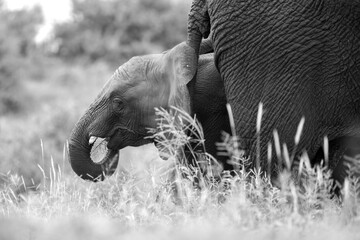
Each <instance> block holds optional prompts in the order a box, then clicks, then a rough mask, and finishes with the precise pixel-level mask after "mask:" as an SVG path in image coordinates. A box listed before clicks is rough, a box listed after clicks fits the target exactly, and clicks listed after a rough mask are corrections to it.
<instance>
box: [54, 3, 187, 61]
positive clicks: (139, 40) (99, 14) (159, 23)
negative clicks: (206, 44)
mask: <svg viewBox="0 0 360 240" xmlns="http://www.w3.org/2000/svg"><path fill="white" fill-rule="evenodd" d="M72 2H73V20H72V21H70V22H66V23H61V24H58V25H57V26H56V27H55V31H54V35H55V40H56V41H57V43H58V50H57V55H58V56H61V57H63V58H65V59H73V58H74V57H75V58H78V57H86V58H87V59H89V60H90V61H95V60H98V59H105V60H107V61H108V62H110V63H112V64H115V65H119V64H120V63H121V61H124V60H126V59H128V58H130V57H131V56H133V55H141V54H147V53H150V52H161V51H163V50H165V49H168V48H171V47H172V46H174V45H176V44H177V43H179V42H181V41H184V40H186V26H187V13H188V8H189V2H190V1H188V2H186V3H184V2H183V1H176V2H175V1H169V0H155V1H154V0H131V1H129V0H72Z"/></svg>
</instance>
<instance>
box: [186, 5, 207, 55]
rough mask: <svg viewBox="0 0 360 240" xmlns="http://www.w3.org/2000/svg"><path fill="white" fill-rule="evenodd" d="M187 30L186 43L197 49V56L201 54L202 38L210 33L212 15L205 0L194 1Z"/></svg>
mask: <svg viewBox="0 0 360 240" xmlns="http://www.w3.org/2000/svg"><path fill="white" fill-rule="evenodd" d="M187 32H188V36H187V42H186V43H187V44H188V45H189V46H190V47H192V48H193V49H194V50H195V54H196V56H199V53H200V44H201V40H202V38H207V37H208V36H209V34H210V17H209V14H208V11H207V3H206V1H205V0H201V1H193V5H192V6H191V9H190V13H189V16H188V28H187Z"/></svg>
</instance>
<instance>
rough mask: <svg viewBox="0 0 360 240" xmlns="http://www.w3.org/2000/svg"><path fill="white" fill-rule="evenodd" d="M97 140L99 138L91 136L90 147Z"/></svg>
mask: <svg viewBox="0 0 360 240" xmlns="http://www.w3.org/2000/svg"><path fill="white" fill-rule="evenodd" d="M96 140H97V137H94V136H91V137H90V139H89V145H92V144H94V142H95V141H96Z"/></svg>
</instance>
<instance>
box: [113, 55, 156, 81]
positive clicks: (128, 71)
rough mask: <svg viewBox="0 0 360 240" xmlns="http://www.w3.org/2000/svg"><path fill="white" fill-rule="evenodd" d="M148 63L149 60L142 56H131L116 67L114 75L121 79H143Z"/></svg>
mask: <svg viewBox="0 0 360 240" xmlns="http://www.w3.org/2000/svg"><path fill="white" fill-rule="evenodd" d="M148 64H149V61H148V60H147V59H144V58H143V57H133V58H131V59H130V60H129V61H127V62H126V63H124V64H123V65H121V66H120V67H119V68H118V69H117V71H116V75H117V77H118V79H121V80H123V81H133V80H136V79H145V77H146V71H147V68H148Z"/></svg>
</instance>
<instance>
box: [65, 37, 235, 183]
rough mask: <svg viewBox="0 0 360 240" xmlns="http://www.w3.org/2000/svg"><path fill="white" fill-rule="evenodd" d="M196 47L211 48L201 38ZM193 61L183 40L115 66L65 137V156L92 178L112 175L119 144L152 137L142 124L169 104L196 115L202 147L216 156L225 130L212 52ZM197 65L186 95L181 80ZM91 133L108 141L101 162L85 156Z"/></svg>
mask: <svg viewBox="0 0 360 240" xmlns="http://www.w3.org/2000/svg"><path fill="white" fill-rule="evenodd" d="M201 51H202V52H203V53H206V52H209V51H212V48H211V45H209V44H206V42H204V44H203V47H202V50H201ZM194 66H196V55H195V52H194V51H193V49H191V48H190V47H188V46H187V45H186V44H185V43H182V44H179V45H177V46H176V47H174V48H173V49H171V50H169V51H167V52H165V53H162V54H153V55H146V56H142V57H134V58H132V59H130V60H129V61H128V62H127V63H125V64H123V65H122V66H120V67H119V68H118V70H117V71H116V72H115V73H114V75H113V76H112V77H111V79H110V80H109V81H108V82H107V83H106V85H105V86H104V88H103V89H102V91H101V93H100V94H99V95H98V97H97V98H96V100H95V101H94V102H93V104H92V105H91V106H90V107H89V109H88V110H87V111H86V112H85V114H84V115H83V117H82V118H81V119H80V120H79V122H78V123H77V124H76V126H75V128H74V130H73V132H72V134H71V136H70V139H69V158H70V163H71V166H72V168H73V170H74V171H75V173H77V174H78V175H79V176H81V177H82V178H83V179H87V180H92V181H98V180H103V179H104V178H105V176H106V175H111V174H113V173H114V171H115V169H116V166H117V161H118V151H119V150H120V149H122V148H124V147H126V146H140V145H143V144H147V143H149V142H152V141H153V140H152V139H149V138H145V137H148V132H147V128H155V127H156V121H155V110H154V107H163V108H169V106H170V105H174V106H176V107H179V108H182V109H185V110H186V111H188V112H189V113H193V114H196V116H197V118H198V119H199V121H200V122H201V123H202V126H203V129H204V136H205V139H206V143H205V147H206V150H207V151H208V152H209V153H210V154H212V155H214V156H215V157H216V156H217V151H216V146H215V143H216V142H219V141H220V140H221V139H220V136H221V130H224V131H229V123H228V117H227V112H226V108H225V104H226V98H225V93H224V87H223V84H222V81H221V78H220V75H219V73H218V72H217V70H216V68H215V66H214V62H213V55H212V54H206V55H202V56H201V57H200V59H199V65H198V69H195V68H194ZM196 70H197V71H198V73H197V76H196V81H194V83H196V85H194V86H193V88H192V92H191V96H190V94H189V92H188V89H187V87H186V84H187V83H188V82H189V81H190V80H191V79H192V78H193V77H194V76H195V72H196ZM190 98H191V102H190ZM190 106H192V112H190ZM91 136H93V137H101V138H106V139H107V141H108V143H107V148H108V153H107V156H105V157H104V159H103V160H102V161H101V162H100V163H94V162H93V161H92V159H91V157H90V152H91V148H92V147H93V144H92V143H91V144H89V140H90V137H91ZM223 161H224V162H225V160H223ZM225 165H226V164H225ZM225 168H226V166H225Z"/></svg>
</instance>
